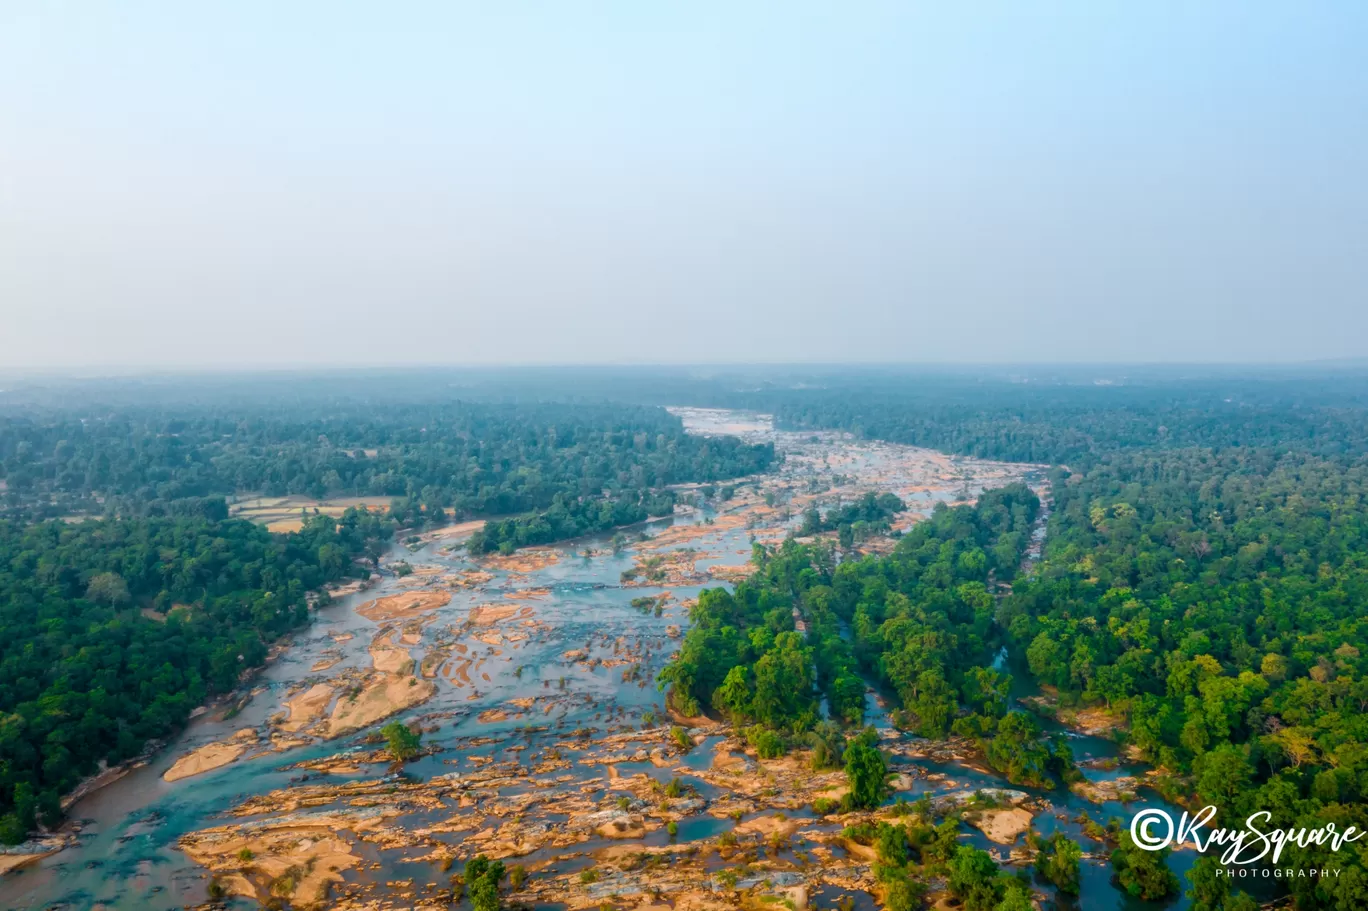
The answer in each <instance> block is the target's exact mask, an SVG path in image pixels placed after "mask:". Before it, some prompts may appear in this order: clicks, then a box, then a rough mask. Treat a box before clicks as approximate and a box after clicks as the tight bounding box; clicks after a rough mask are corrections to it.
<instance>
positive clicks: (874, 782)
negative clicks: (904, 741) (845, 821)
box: [845, 727, 888, 810]
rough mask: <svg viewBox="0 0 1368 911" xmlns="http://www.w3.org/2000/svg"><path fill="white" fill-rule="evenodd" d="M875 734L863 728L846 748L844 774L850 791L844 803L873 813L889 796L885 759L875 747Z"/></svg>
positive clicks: (876, 736)
mask: <svg viewBox="0 0 1368 911" xmlns="http://www.w3.org/2000/svg"><path fill="white" fill-rule="evenodd" d="M878 742H879V735H878V732H877V731H875V730H874V728H872V727H870V728H865V729H864V731H862V732H861V733H860V735H859V736H858V737H856V738H854V739H853V740H851V742H850V744H849V745H848V746H847V747H846V750H845V760H846V762H845V771H846V780H847V782H848V783H849V786H850V792H849V793H848V794H847V795H846V800H847V802H848V803H849V804H850V806H851V808H853V809H862V810H872V809H874V808H875V807H877V806H878V805H879V804H880V803H882V802H883V799H884V797H885V795H887V793H888V760H887V759H885V758H884V754H883V751H882V750H880V749H879V748H878V746H876V744H877V743H878Z"/></svg>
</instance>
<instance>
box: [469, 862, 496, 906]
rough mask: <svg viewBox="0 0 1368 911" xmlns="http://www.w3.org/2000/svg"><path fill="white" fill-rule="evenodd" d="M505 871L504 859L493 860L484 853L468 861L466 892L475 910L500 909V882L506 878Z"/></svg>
mask: <svg viewBox="0 0 1368 911" xmlns="http://www.w3.org/2000/svg"><path fill="white" fill-rule="evenodd" d="M504 873H505V870H504V865H503V861H501V860H494V861H491V860H489V859H488V858H487V857H485V856H484V855H483V854H480V855H478V856H476V857H473V858H471V859H470V860H468V861H466V865H465V874H464V880H465V887H466V893H467V894H468V895H469V896H470V904H471V907H472V908H474V909H475V911H498V908H499V882H500V881H501V880H502V879H503V878H504Z"/></svg>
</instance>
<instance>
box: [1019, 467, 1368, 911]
mask: <svg viewBox="0 0 1368 911" xmlns="http://www.w3.org/2000/svg"><path fill="white" fill-rule="evenodd" d="M1053 487H1054V491H1055V502H1056V507H1057V511H1056V513H1055V515H1054V517H1053V519H1052V521H1051V524H1050V533H1049V538H1048V544H1047V547H1046V551H1045V556H1044V560H1043V561H1042V563H1041V565H1040V567H1039V568H1038V570H1037V571H1036V572H1035V573H1034V574H1032V576H1031V577H1030V578H1029V579H1026V580H1022V581H1020V582H1018V583H1017V585H1016V588H1015V591H1014V593H1013V595H1012V596H1011V597H1010V598H1008V599H1007V600H1006V601H1005V602H1004V603H1003V605H1002V608H1001V612H1000V615H999V620H1000V622H1001V624H1002V626H1003V627H1004V628H1005V629H1006V630H1007V631H1008V633H1009V636H1010V638H1011V640H1012V641H1013V642H1014V643H1015V644H1016V647H1017V648H1018V649H1020V650H1021V651H1022V652H1023V653H1024V654H1025V656H1026V657H1027V659H1028V661H1029V663H1030V668H1031V672H1032V673H1033V674H1034V675H1035V676H1036V678H1037V679H1038V680H1040V681H1041V682H1042V683H1045V684H1048V685H1050V686H1053V687H1057V688H1058V691H1059V694H1060V698H1061V701H1063V702H1064V703H1065V704H1078V703H1088V704H1099V703H1100V704H1105V705H1108V706H1110V707H1111V708H1112V709H1113V710H1115V711H1116V712H1117V713H1119V714H1120V715H1122V716H1123V717H1124V718H1125V719H1126V720H1127V728H1128V731H1129V734H1128V738H1129V740H1130V742H1132V743H1133V744H1134V745H1135V746H1136V747H1138V748H1139V749H1140V750H1141V751H1142V752H1143V754H1144V755H1145V756H1146V758H1148V759H1149V760H1150V761H1152V762H1154V763H1156V764H1158V765H1159V766H1161V767H1163V768H1164V769H1167V770H1169V771H1170V772H1171V773H1173V775H1174V776H1175V784H1174V793H1175V796H1178V797H1181V798H1185V799H1186V800H1188V801H1190V802H1191V803H1192V804H1193V806H1194V807H1201V806H1205V805H1208V804H1211V805H1215V806H1216V807H1218V808H1220V811H1221V814H1222V816H1221V820H1222V821H1225V822H1239V821H1242V820H1244V819H1245V818H1246V817H1247V816H1248V815H1249V814H1250V813H1253V812H1255V811H1257V810H1267V811H1269V812H1271V813H1272V814H1273V816H1272V819H1271V821H1270V822H1269V823H1268V825H1270V826H1278V827H1287V826H1297V827H1301V826H1318V825H1323V824H1325V823H1327V822H1334V823H1335V824H1336V825H1338V826H1339V827H1340V829H1341V830H1342V829H1343V828H1344V827H1345V826H1346V825H1354V826H1357V827H1358V828H1359V829H1360V830H1368V809H1366V804H1365V798H1368V715H1365V709H1368V658H1365V656H1364V653H1365V652H1366V651H1368V612H1366V611H1365V605H1368V460H1365V459H1363V458H1353V459H1348V458H1324V457H1321V456H1319V455H1316V454H1313V453H1311V452H1304V451H1296V450H1292V451H1283V452H1278V451H1274V450H1270V449H1250V448H1243V447H1239V448H1229V449H1222V450H1218V451H1213V450H1206V449H1203V450H1194V449H1183V450H1175V451H1139V452H1118V453H1115V454H1113V455H1110V456H1106V457H1103V458H1101V459H1099V460H1098V461H1097V462H1096V463H1095V464H1093V465H1092V467H1090V468H1089V469H1088V470H1087V471H1080V472H1076V473H1068V472H1063V471H1060V472H1058V473H1057V474H1056V478H1055V483H1054V485H1053ZM1291 854H1292V856H1291V858H1290V859H1291V862H1293V863H1301V862H1307V863H1315V864H1317V865H1321V866H1330V867H1344V868H1346V871H1348V872H1351V873H1352V875H1345V876H1341V877H1338V878H1335V877H1323V878H1319V879H1318V880H1317V882H1316V883H1313V884H1305V883H1301V882H1299V881H1297V880H1293V881H1292V882H1293V888H1294V891H1295V892H1296V894H1297V898H1298V901H1299V905H1300V906H1301V907H1308V908H1310V907H1360V906H1362V905H1363V904H1364V903H1368V878H1366V874H1365V872H1364V867H1365V864H1364V860H1365V858H1364V855H1363V853H1362V852H1361V851H1359V852H1356V851H1350V850H1346V851H1340V852H1338V853H1330V852H1325V851H1320V852H1317V853H1316V855H1315V858H1314V860H1313V859H1312V858H1311V857H1310V852H1306V851H1303V850H1302V849H1297V850H1296V851H1294V852H1291Z"/></svg>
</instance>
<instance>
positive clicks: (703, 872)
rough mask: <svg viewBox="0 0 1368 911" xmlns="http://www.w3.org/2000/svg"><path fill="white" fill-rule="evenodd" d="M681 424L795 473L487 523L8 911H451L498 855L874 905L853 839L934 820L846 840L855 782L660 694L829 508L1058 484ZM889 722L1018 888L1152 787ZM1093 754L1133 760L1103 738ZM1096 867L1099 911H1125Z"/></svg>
mask: <svg viewBox="0 0 1368 911" xmlns="http://www.w3.org/2000/svg"><path fill="white" fill-rule="evenodd" d="M680 411H681V414H682V415H683V417H684V418H685V420H686V423H687V425H688V426H689V427H690V429H691V430H693V431H695V432H700V433H708V432H723V431H725V432H737V433H741V434H743V435H747V436H751V437H754V438H772V439H775V440H776V442H777V443H778V445H779V447H780V448H781V449H782V450H783V451H784V453H785V455H786V460H785V462H784V464H783V466H782V468H781V469H780V470H779V471H778V472H776V473H775V474H773V475H768V476H764V477H761V478H756V479H753V480H751V481H750V482H748V483H741V484H737V485H730V484H729V485H727V486H735V491H734V493H733V495H732V496H731V497H730V498H728V499H725V500H719V499H714V500H713V501H712V502H711V503H710V505H709V506H708V507H707V508H683V509H680V510H679V512H678V513H677V515H676V516H675V517H674V518H673V519H666V520H663V521H660V522H653V523H649V524H647V525H643V526H638V527H634V528H631V529H627V530H625V532H624V533H623V534H622V535H621V536H619V537H618V538H617V539H616V541H613V540H610V539H609V538H607V537H605V538H600V539H593V540H585V541H577V542H570V543H567V544H564V545H559V546H555V547H546V548H535V549H528V550H524V551H521V552H519V553H517V554H513V555H510V556H504V557H493V558H485V559H480V560H474V559H471V558H470V557H469V556H468V555H467V554H466V553H465V551H464V550H463V548H462V546H461V544H462V541H463V540H464V537H465V536H466V535H468V534H469V533H470V532H471V531H472V530H473V529H472V527H471V526H469V525H461V526H452V527H451V528H450V529H446V530H443V531H441V532H437V533H431V534H427V535H424V536H422V537H419V538H416V539H414V540H413V541H411V542H409V544H407V545H402V546H399V547H397V548H396V549H395V551H394V552H393V553H392V554H390V555H389V556H388V557H387V558H386V560H385V561H384V562H386V563H387V564H394V565H398V564H399V563H400V562H402V563H403V564H405V565H406V566H407V567H408V568H409V569H411V570H412V571H411V572H408V573H407V574H405V575H403V576H398V575H387V576H385V577H384V578H382V579H380V580H379V583H378V584H377V585H374V586H372V587H370V588H368V589H366V590H359V591H352V592H350V593H348V594H345V595H343V596H342V597H340V598H339V599H338V600H337V601H336V602H335V603H334V604H332V605H330V606H327V607H324V608H321V609H320V610H319V611H318V614H317V617H316V619H315V622H314V624H313V626H312V627H311V628H310V629H308V630H305V631H303V632H301V633H300V634H299V635H297V636H296V637H295V641H294V643H293V644H292V646H291V647H290V648H288V649H284V650H282V651H281V652H280V653H279V655H278V657H277V658H276V659H275V660H274V661H273V662H272V664H271V665H270V666H269V667H268V669H267V670H266V671H265V672H264V673H263V674H262V675H261V676H260V677H259V678H258V679H257V681H255V683H254V689H253V691H252V694H251V696H250V698H247V699H244V700H239V701H237V702H234V703H232V704H231V705H229V706H225V707H220V709H218V710H216V711H213V712H210V713H207V714H206V715H204V716H203V717H201V718H199V719H198V720H196V722H194V723H193V724H192V725H191V727H190V728H189V729H188V730H187V731H186V732H185V734H184V735H183V736H182V737H181V738H180V739H179V741H178V742H176V743H175V744H173V745H171V746H170V747H168V748H167V749H166V750H164V751H163V752H162V753H160V754H158V755H157V756H155V757H154V758H153V759H152V760H151V761H150V762H149V763H148V764H147V765H146V766H145V767H144V768H141V769H137V770H135V771H133V772H132V773H130V774H129V775H127V776H125V777H124V778H122V779H120V780H119V781H116V782H114V783H113V784H111V785H109V786H108V787H106V788H104V789H102V790H100V791H97V792H95V793H93V794H90V795H88V796H86V797H85V798H83V799H82V800H81V802H80V803H78V804H77V805H76V806H75V807H74V808H73V816H74V818H75V819H76V820H77V825H78V827H79V830H80V831H79V836H78V838H77V839H76V842H77V843H76V844H75V846H73V847H70V848H68V849H66V850H64V851H61V852H59V853H56V854H52V855H50V856H43V857H40V858H38V859H36V860H26V869H24V871H23V872H21V873H20V874H18V875H16V876H10V877H6V878H5V880H4V881H3V882H0V904H3V906H5V907H14V908H48V907H59V908H97V907H98V908H110V909H113V908H137V909H139V911H144V909H161V908H179V907H184V906H193V905H198V904H202V903H205V902H206V901H207V900H208V898H209V893H210V890H211V888H212V889H213V890H214V892H215V893H219V892H221V893H224V894H225V895H227V896H228V900H229V901H231V902H233V906H234V907H242V908H250V907H257V906H259V905H261V904H265V903H267V902H271V901H274V902H276V903H286V904H289V905H290V906H293V907H307V906H313V907H336V908H354V909H362V908H365V909H381V908H428V907H430V908H446V907H448V906H449V904H450V899H451V894H452V893H451V888H452V884H451V881H450V877H451V874H452V873H454V872H456V871H459V869H460V867H461V864H462V863H463V862H464V861H465V860H466V859H468V858H470V857H472V856H475V855H476V854H484V855H486V856H489V857H491V858H502V859H504V860H505V862H506V863H508V864H510V865H512V864H517V865H520V866H522V867H523V868H524V870H525V871H526V873H527V876H526V879H525V880H524V881H523V882H522V883H521V885H520V887H519V888H518V889H517V890H516V892H515V893H514V894H513V896H512V897H513V898H514V899H515V900H518V901H523V902H526V903H528V904H531V905H536V906H542V905H561V906H565V907H568V908H576V909H577V908H590V907H595V908H597V907H601V906H603V905H604V904H605V903H606V904H609V905H612V906H613V907H615V908H646V909H656V911H664V909H665V908H666V907H673V908H676V909H691V908H722V907H727V908H733V907H741V906H746V907H755V906H756V905H757V903H760V904H769V903H772V902H778V903H781V904H784V905H786V906H788V907H791V908H795V909H796V908H800V907H803V906H804V905H807V904H809V903H817V904H823V905H830V904H833V903H835V901H836V900H837V899H838V898H839V897H840V896H842V895H848V896H850V897H852V899H854V900H855V901H857V903H866V902H869V901H871V900H872V899H871V897H872V896H873V895H874V892H875V889H874V881H873V877H872V873H871V872H870V867H869V862H870V854H869V849H868V848H867V847H866V846H863V845H860V844H857V843H855V842H852V841H849V840H847V839H844V838H842V837H841V830H842V829H843V827H844V826H846V825H848V824H857V823H859V822H862V821H868V820H869V819H871V818H876V817H879V818H882V817H890V818H891V815H892V814H894V813H899V812H905V808H902V807H900V806H899V805H898V804H896V803H894V802H890V804H889V805H888V806H886V807H885V808H883V809H881V810H879V811H878V812H877V813H873V814H854V815H851V816H849V817H842V816H820V815H818V814H817V813H815V812H814V810H813V807H812V805H813V803H814V801H816V800H818V799H819V798H828V799H833V798H837V797H839V796H840V794H841V793H843V789H844V787H845V781H844V775H843V774H842V773H841V772H839V771H838V772H820V773H819V772H814V771H812V770H811V768H810V763H809V762H808V761H807V757H806V756H805V755H804V754H803V753H802V752H797V753H792V754H790V755H788V756H785V757H783V758H781V759H777V760H762V759H760V758H759V757H758V756H756V755H755V753H754V751H752V750H750V749H749V747H748V746H746V744H745V743H744V742H743V741H741V740H739V739H737V737H736V736H735V734H734V732H732V731H731V730H730V729H728V728H727V727H726V726H723V725H716V724H712V723H709V722H706V721H703V720H697V719H694V720H686V721H683V722H681V721H680V720H679V719H671V718H670V717H669V715H668V713H667V711H666V709H665V706H664V700H663V697H662V696H661V694H660V693H659V692H658V691H657V689H656V686H655V677H656V674H657V673H658V672H659V670H660V668H661V667H663V666H664V664H665V663H666V662H667V661H668V660H669V657H670V655H671V654H672V653H673V652H674V651H675V650H676V649H677V648H678V643H679V638H680V636H681V634H682V631H683V630H684V629H685V628H686V627H687V623H688V608H689V605H690V604H692V602H693V600H694V599H695V598H696V597H697V595H698V593H699V591H701V590H702V589H703V588H705V587H709V586H716V585H728V584H733V583H734V582H735V581H736V580H738V579H740V578H743V577H744V575H745V574H746V573H747V572H749V567H748V560H749V556H750V553H751V549H752V546H753V544H754V543H755V542H771V543H772V542H776V541H779V540H781V539H782V538H783V537H784V536H786V535H787V534H788V533H789V529H790V528H791V527H792V526H794V525H795V524H796V523H797V521H798V518H799V517H800V516H801V513H802V511H803V510H804V509H806V508H807V507H808V506H809V505H813V504H818V505H828V504H834V503H836V502H838V501H841V500H846V501H848V500H850V499H853V498H855V497H857V496H859V495H860V494H862V493H864V492H866V491H871V490H872V491H877V492H883V491H893V492H895V493H898V494H899V495H900V496H902V497H903V499H904V500H906V501H907V502H908V504H909V505H910V507H911V509H910V511H909V513H908V514H906V515H905V516H903V517H902V518H901V519H900V524H902V525H904V526H906V525H907V524H910V523H911V522H914V521H916V520H917V518H918V517H919V516H920V515H924V514H926V513H929V511H930V510H931V509H932V508H933V507H934V505H935V504H936V503H937V502H958V501H965V500H968V499H972V498H973V497H974V496H976V495H977V494H978V492H980V491H981V490H983V489H985V488H990V487H995V486H1000V485H1002V484H1005V483H1010V482H1012V481H1016V480H1022V479H1025V480H1028V481H1030V482H1033V483H1036V484H1039V483H1041V481H1042V477H1041V475H1040V472H1039V471H1038V470H1037V469H1033V468H1031V467H1030V466H1021V465H1007V464H1002V463H993V462H983V461H977V460H972V459H959V458H953V457H950V456H946V455H943V454H940V453H934V452H929V451H926V450H918V449H913V448H910V447H902V446H895V445H892V444H883V443H866V442H858V441H853V440H850V439H847V438H844V437H842V436H840V435H836V434H818V435H813V434H803V435H794V434H783V433H776V432H775V431H774V430H773V429H772V427H770V426H769V424H768V422H767V420H765V419H764V418H762V417H757V416H747V415H737V414H732V413H723V412H709V411H702V410H698V409H681V410H680ZM717 486H718V487H719V488H720V487H722V486H723V485H717ZM682 492H683V493H686V494H687V493H689V492H690V491H689V490H688V489H685V490H684V491H682ZM881 546H884V545H883V544H882V543H881V542H871V543H870V547H871V549H877V548H879V547H881ZM869 706H870V716H871V718H872V720H874V721H875V722H876V723H877V724H878V725H879V726H880V728H881V732H882V735H883V737H884V739H885V746H886V747H887V749H888V752H889V754H890V756H891V759H892V762H893V764H894V768H893V771H894V772H895V773H896V775H895V777H894V778H893V783H894V786H895V788H896V789H897V791H896V794H895V798H894V799H895V800H898V799H900V800H904V801H914V800H916V799H918V798H919V797H921V796H922V795H927V796H928V797H929V798H931V799H932V800H933V801H934V806H935V808H936V811H937V813H940V814H945V813H956V814H962V818H963V823H962V827H961V829H962V837H963V838H964V839H965V840H967V841H970V842H972V843H975V844H978V845H980V846H982V847H985V848H988V849H990V850H992V851H993V852H994V853H995V854H996V855H997V856H998V857H999V858H1000V859H1001V860H1002V861H1003V862H1006V863H1013V862H1015V863H1021V862H1024V860H1025V859H1026V857H1027V855H1026V854H1025V852H1024V851H1023V845H1024V833H1025V832H1026V831H1027V829H1028V827H1029V828H1033V829H1035V830H1037V831H1041V832H1043V833H1044V834H1048V833H1049V832H1051V831H1054V830H1055V829H1056V828H1062V829H1065V830H1066V831H1069V832H1070V834H1071V835H1072V836H1073V837H1076V838H1078V839H1079V840H1080V841H1083V837H1082V835H1081V834H1079V833H1081V831H1082V830H1081V823H1080V822H1078V821H1077V820H1078V818H1079V817H1080V816H1086V815H1087V814H1089V813H1091V814H1092V816H1093V817H1094V818H1095V819H1096V820H1099V821H1102V822H1105V820H1106V818H1107V816H1108V815H1119V814H1120V813H1122V812H1124V807H1122V806H1121V805H1120V804H1117V803H1115V799H1116V798H1117V797H1120V796H1129V791H1127V790H1126V789H1127V788H1129V787H1130V782H1129V781H1125V782H1118V785H1119V786H1110V787H1109V786H1108V785H1107V784H1106V783H1107V782H1108V781H1110V780H1111V779H1113V778H1115V779H1120V778H1122V777H1123V774H1124V773H1125V771H1126V770H1125V769H1124V768H1115V769H1114V768H1111V767H1108V768H1098V769H1096V770H1091V769H1090V770H1087V774H1088V775H1089V780H1090V781H1094V780H1096V782H1097V783H1098V785H1097V788H1096V789H1095V793H1089V794H1088V795H1087V796H1081V795H1075V794H1070V793H1068V792H1056V793H1051V794H1041V793H1038V792H1030V791H1026V790H1018V789H1013V788H1010V787H1008V786H1007V785H1006V784H1005V782H1003V781H1002V780H1001V779H1000V778H998V777H997V776H995V775H993V774H992V773H991V772H989V771H987V770H986V769H985V768H984V767H982V765H981V764H979V763H978V762H976V761H975V758H974V757H973V756H972V755H971V753H970V751H967V750H966V749H964V748H963V747H962V746H961V745H955V744H928V743H925V742H918V741H915V740H913V739H911V738H907V737H904V736H902V735H900V734H898V732H896V731H893V730H892V729H891V728H890V727H889V726H888V725H887V724H886V722H885V721H884V715H883V712H882V708H881V706H880V705H879V703H878V701H877V700H876V699H875V698H874V696H873V694H871V696H870V699H869ZM392 718H399V719H401V720H403V721H405V722H406V723H409V724H411V725H412V726H413V727H415V728H417V729H421V731H422V733H423V738H422V743H423V750H422V754H421V755H420V756H419V757H418V758H417V759H415V760H413V761H411V762H409V763H407V764H404V765H403V766H402V767H396V766H392V765H391V763H390V761H389V757H388V756H387V755H386V754H385V753H384V752H383V751H382V750H381V749H380V748H379V746H380V745H379V744H378V743H377V742H376V740H375V735H376V732H377V730H378V728H379V727H380V726H381V725H382V724H383V723H384V722H385V721H387V720H388V719H392ZM675 728H682V729H683V735H682V736H681V735H680V734H678V733H675ZM1076 749H1077V750H1078V751H1079V753H1080V756H1087V755H1089V754H1093V755H1096V756H1099V757H1107V758H1109V757H1111V756H1113V755H1114V750H1111V748H1110V745H1109V744H1108V743H1107V742H1106V741H1105V740H1102V739H1099V738H1081V739H1080V740H1079V741H1077V746H1076ZM1132 772H1133V770H1132ZM995 789H997V790H995ZM981 792H986V793H987V794H988V799H987V800H985V799H983V793H981ZM1093 799H1098V800H1101V801H1102V803H1100V804H1094V803H1093V802H1092V800H1093ZM1089 845H1090V843H1089V842H1086V841H1084V846H1085V849H1089ZM1093 847H1099V848H1100V846H1096V845H1093ZM1092 868H1093V869H1091V870H1090V871H1089V872H1086V873H1085V889H1087V890H1091V891H1090V892H1085V897H1087V896H1089V895H1091V897H1092V898H1095V899H1097V901H1091V899H1090V901H1091V903H1089V904H1088V905H1087V907H1110V906H1113V905H1115V904H1116V903H1117V902H1118V901H1119V896H1118V895H1117V894H1116V893H1115V891H1114V890H1112V889H1111V887H1110V886H1109V885H1107V883H1106V872H1105V869H1104V868H1103V867H1102V866H1101V865H1100V864H1092Z"/></svg>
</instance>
